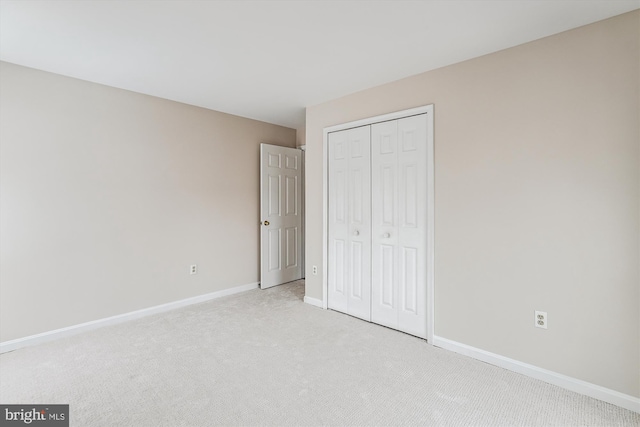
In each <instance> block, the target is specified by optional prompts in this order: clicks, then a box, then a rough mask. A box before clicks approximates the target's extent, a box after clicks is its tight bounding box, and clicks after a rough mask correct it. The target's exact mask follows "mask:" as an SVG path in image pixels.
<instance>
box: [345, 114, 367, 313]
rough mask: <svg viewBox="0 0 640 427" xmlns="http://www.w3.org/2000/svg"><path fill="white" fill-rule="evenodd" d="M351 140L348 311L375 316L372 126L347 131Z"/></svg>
mask: <svg viewBox="0 0 640 427" xmlns="http://www.w3.org/2000/svg"><path fill="white" fill-rule="evenodd" d="M347 132H348V133H347V136H348V139H347V141H348V144H349V177H348V182H349V205H348V206H349V213H348V217H349V226H348V229H347V232H348V239H349V253H348V256H349V260H348V264H349V280H348V283H349V288H348V289H349V293H348V295H347V307H348V308H347V313H348V314H350V315H352V316H355V317H359V318H361V319H365V320H371V129H370V126H363V127H359V128H355V129H350V130H348V131H347Z"/></svg>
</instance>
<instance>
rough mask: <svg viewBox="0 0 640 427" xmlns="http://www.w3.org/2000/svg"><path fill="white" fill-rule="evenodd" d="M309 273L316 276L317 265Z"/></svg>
mask: <svg viewBox="0 0 640 427" xmlns="http://www.w3.org/2000/svg"><path fill="white" fill-rule="evenodd" d="M311 272H312V273H313V274H314V275H316V274H318V266H317V265H314V266H313V267H311Z"/></svg>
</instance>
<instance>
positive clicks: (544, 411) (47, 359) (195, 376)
mask: <svg viewBox="0 0 640 427" xmlns="http://www.w3.org/2000/svg"><path fill="white" fill-rule="evenodd" d="M303 292H304V290H303V284H302V282H294V283H291V284H286V285H282V286H278V287H275V288H272V289H268V290H264V291H263V290H254V291H249V292H245V293H243V294H238V295H234V296H229V297H225V298H222V299H219V300H215V301H211V302H207V303H202V304H199V305H195V306H190V307H187V308H183V309H178V310H175V311H171V312H168V313H163V314H158V315H154V316H151V317H147V318H143V319H140V320H136V321H131V322H128V323H123V324H120V325H116V326H110V327H105V328H102V329H99V330H95V331H92V332H87V333H83V334H81V335H77V336H74V337H70V338H66V339H62V340H58V341H55V342H51V343H47V344H42V345H39V346H35V347H30V348H25V349H21V350H17V351H14V352H11V353H7V354H3V355H2V356H0V402H1V403H5V404H6V403H69V404H70V405H71V417H70V418H71V425H72V426H213V425H309V426H313V425H393V426H396V425H398V426H400V425H429V426H439V425H443V426H444V425H474V426H499V425H512V426H552V425H556V426H570V425H581V426H582V425H585V426H605V425H607V426H608V425H620V426H623V425H624V426H630V425H636V426H637V425H640V415H638V414H635V413H633V412H631V411H627V410H625V409H622V408H619V407H617V406H614V405H610V404H607V403H604V402H601V401H598V400H595V399H591V398H589V397H585V396H582V395H579V394H576V393H573V392H570V391H567V390H564V389H561V388H559V387H555V386H552V385H549V384H546V383H544V382H541V381H537V380H534V379H531V378H528V377H526V376H523V375H519V374H515V373H512V372H509V371H506V370H504V369H501V368H497V367H494V366H491V365H488V364H485V363H482V362H478V361H476V360H473V359H470V358H468V357H465V356H460V355H457V354H455V353H452V352H449V351H447V350H442V349H438V348H435V347H432V346H431V345H429V344H426V343H425V342H424V341H422V340H419V339H417V338H414V337H411V336H409V335H405V334H403V333H400V332H396V331H392V330H390V329H386V328H384V327H381V326H377V325H373V324H370V323H367V322H364V321H361V320H357V319H354V318H351V317H349V316H346V315H343V314H340V313H336V312H332V311H325V310H321V309H318V308H315V307H312V306H310V305H308V304H304V303H303V302H302V296H303Z"/></svg>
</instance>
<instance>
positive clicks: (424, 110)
mask: <svg viewBox="0 0 640 427" xmlns="http://www.w3.org/2000/svg"><path fill="white" fill-rule="evenodd" d="M418 114H426V115H427V125H428V128H427V212H426V214H427V259H426V263H427V307H426V311H427V342H429V343H433V335H434V329H435V298H434V297H435V274H434V268H435V239H434V232H435V206H434V202H435V151H434V129H433V125H434V119H433V104H429V105H424V106H422V107H416V108H410V109H408V110H402V111H396V112H393V113H388V114H382V115H380V116H374V117H368V118H365V119H361V120H356V121H352V122H347V123H342V124H339V125H334V126H328V127H325V128H323V130H322V308H324V309H327V305H328V290H329V266H328V264H327V261H328V259H329V252H328V251H329V247H328V238H329V227H328V221H329V212H328V207H329V149H328V147H329V143H328V138H329V133H331V132H337V131H341V130H345V129H351V128H355V127H359V126H367V125H372V124H374V123H379V122H385V121H388V120H396V119H402V118H405V117H410V116H417V115H418Z"/></svg>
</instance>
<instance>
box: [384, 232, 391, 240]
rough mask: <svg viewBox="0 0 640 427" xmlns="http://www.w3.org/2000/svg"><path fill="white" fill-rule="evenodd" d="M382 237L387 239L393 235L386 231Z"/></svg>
mask: <svg viewBox="0 0 640 427" xmlns="http://www.w3.org/2000/svg"><path fill="white" fill-rule="evenodd" d="M382 237H384V238H385V239H388V238H389V237H391V234H389V233H384V234H383V235H382Z"/></svg>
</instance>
